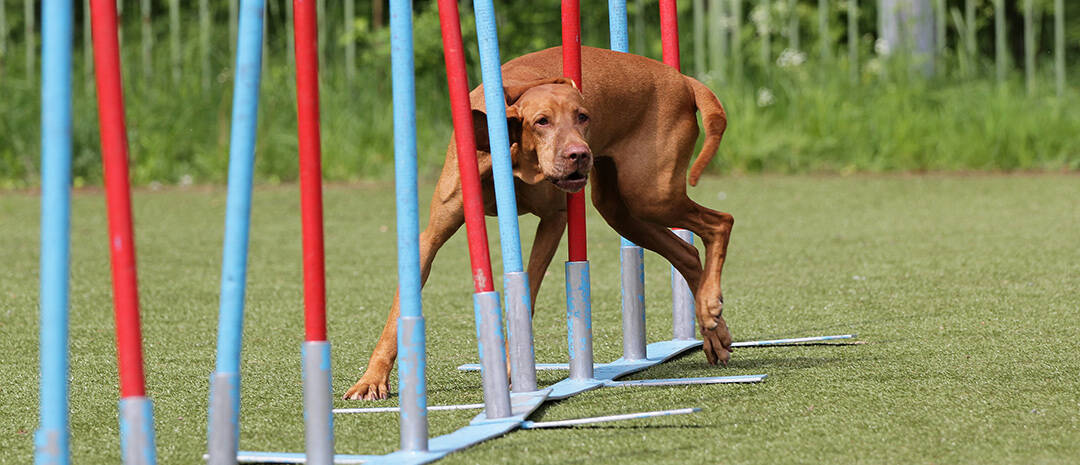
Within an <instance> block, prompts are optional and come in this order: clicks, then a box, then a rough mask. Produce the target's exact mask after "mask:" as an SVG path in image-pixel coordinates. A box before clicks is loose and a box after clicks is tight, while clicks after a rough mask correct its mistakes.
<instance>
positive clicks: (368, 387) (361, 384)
mask: <svg viewBox="0 0 1080 465" xmlns="http://www.w3.org/2000/svg"><path fill="white" fill-rule="evenodd" d="M388 381H389V380H388V379H387V378H386V377H375V376H369V373H364V376H362V377H361V378H360V381H357V382H356V384H354V385H353V387H351V388H349V390H348V391H346V392H345V395H344V396H342V398H343V399H345V400H361V399H363V400H382V399H386V398H387V397H389V396H390V386H389V383H388Z"/></svg>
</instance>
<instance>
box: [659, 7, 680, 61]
mask: <svg viewBox="0 0 1080 465" xmlns="http://www.w3.org/2000/svg"><path fill="white" fill-rule="evenodd" d="M660 42H661V44H662V47H663V55H664V64H666V65H668V66H670V67H672V68H675V69H681V67H680V66H679V7H678V6H677V5H676V4H675V0H660Z"/></svg>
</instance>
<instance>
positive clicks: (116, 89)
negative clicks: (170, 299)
mask: <svg viewBox="0 0 1080 465" xmlns="http://www.w3.org/2000/svg"><path fill="white" fill-rule="evenodd" d="M90 4H91V5H90V7H91V9H90V11H91V13H92V18H91V19H92V21H93V23H92V30H93V41H94V73H95V75H96V77H97V79H96V81H97V95H98V121H99V124H100V130H101V162H102V166H103V168H104V171H105V201H106V203H107V206H108V211H109V252H110V254H111V258H112V278H113V308H114V311H115V314H116V356H117V364H118V367H119V369H120V397H138V396H144V395H146V384H145V377H144V375H143V356H142V331H141V330H140V327H139V291H138V284H137V278H136V273H135V241H134V233H133V229H132V225H131V188H130V184H129V182H128V143H127V129H126V127H125V124H124V94H123V85H122V83H121V81H120V51H119V47H118V44H117V42H118V41H117V32H116V1H115V0H92V1H91V2H90Z"/></svg>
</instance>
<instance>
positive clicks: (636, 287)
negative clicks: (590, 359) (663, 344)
mask: <svg viewBox="0 0 1080 465" xmlns="http://www.w3.org/2000/svg"><path fill="white" fill-rule="evenodd" d="M626 244H627V242H624V244H623V246H622V247H621V248H620V249H619V265H620V269H621V273H620V275H621V277H622V332H623V342H622V347H623V359H624V360H644V359H645V357H646V353H645V251H644V250H643V249H642V248H641V247H638V246H636V245H633V244H632V243H631V245H626Z"/></svg>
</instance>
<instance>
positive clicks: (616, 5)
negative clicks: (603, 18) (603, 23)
mask: <svg viewBox="0 0 1080 465" xmlns="http://www.w3.org/2000/svg"><path fill="white" fill-rule="evenodd" d="M607 5H608V29H610V30H611V39H610V41H611V49H612V50H614V51H616V52H623V53H630V37H629V36H628V34H627V32H626V0H608V2H607Z"/></svg>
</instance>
